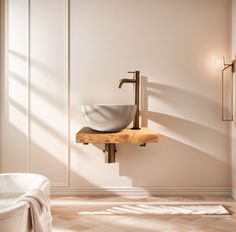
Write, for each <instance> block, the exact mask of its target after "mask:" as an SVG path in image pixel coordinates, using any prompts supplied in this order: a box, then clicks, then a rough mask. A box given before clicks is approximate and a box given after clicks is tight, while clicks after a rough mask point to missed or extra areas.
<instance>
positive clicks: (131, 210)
mask: <svg viewBox="0 0 236 232" xmlns="http://www.w3.org/2000/svg"><path fill="white" fill-rule="evenodd" d="M78 214H80V215H121V214H140V215H142V214H157V215H188V214H189V215H191V214H193V215H229V212H228V211H227V210H226V209H225V208H224V206H223V205H153V204H152V205H151V204H131V205H130V204H124V205H114V206H110V207H107V208H104V207H102V208H100V209H97V210H91V209H90V210H89V209H85V208H84V210H81V211H79V212H78Z"/></svg>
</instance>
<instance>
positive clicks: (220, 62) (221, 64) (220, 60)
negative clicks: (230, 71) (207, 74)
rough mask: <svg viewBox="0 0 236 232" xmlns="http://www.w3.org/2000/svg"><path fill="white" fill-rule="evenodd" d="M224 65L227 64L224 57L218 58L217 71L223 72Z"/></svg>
mask: <svg viewBox="0 0 236 232" xmlns="http://www.w3.org/2000/svg"><path fill="white" fill-rule="evenodd" d="M224 64H225V59H224V57H219V58H217V59H216V70H217V71H222V69H223V68H224Z"/></svg>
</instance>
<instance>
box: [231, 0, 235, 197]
mask: <svg viewBox="0 0 236 232" xmlns="http://www.w3.org/2000/svg"><path fill="white" fill-rule="evenodd" d="M232 59H236V1H235V0H233V1H232ZM234 77H235V73H234ZM235 90H236V82H235V80H234V112H236V111H235V110H236V94H235ZM235 115H236V114H235V113H234V117H235ZM231 128H232V181H233V183H232V184H233V197H234V198H235V199H236V122H235V121H234V122H233V123H232V127H231Z"/></svg>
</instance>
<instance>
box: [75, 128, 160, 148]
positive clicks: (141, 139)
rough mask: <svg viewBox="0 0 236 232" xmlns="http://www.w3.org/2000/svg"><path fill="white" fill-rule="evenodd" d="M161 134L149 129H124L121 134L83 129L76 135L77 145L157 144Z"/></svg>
mask: <svg viewBox="0 0 236 232" xmlns="http://www.w3.org/2000/svg"><path fill="white" fill-rule="evenodd" d="M158 140H159V134H158V133H157V132H156V131H154V130H152V129H149V128H146V127H142V128H141V129H140V130H132V129H129V128H126V129H123V130H121V131H120V132H112V133H107V132H105V133H102V132H98V131H94V130H92V129H91V128H89V127H83V128H82V129H81V130H80V131H79V132H78V133H77V134H76V143H138V144H141V143H157V142H158Z"/></svg>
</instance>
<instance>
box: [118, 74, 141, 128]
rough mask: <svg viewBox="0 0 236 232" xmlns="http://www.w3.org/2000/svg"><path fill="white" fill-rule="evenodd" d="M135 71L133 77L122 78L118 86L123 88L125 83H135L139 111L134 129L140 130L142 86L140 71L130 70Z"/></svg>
mask: <svg viewBox="0 0 236 232" xmlns="http://www.w3.org/2000/svg"><path fill="white" fill-rule="evenodd" d="M128 73H133V79H121V80H120V81H119V83H118V88H121V87H122V85H123V84H124V83H133V84H134V86H135V88H134V99H135V105H136V106H137V111H136V114H135V118H134V122H133V128H132V129H133V130H139V129H140V127H139V86H140V71H134V72H128Z"/></svg>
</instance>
